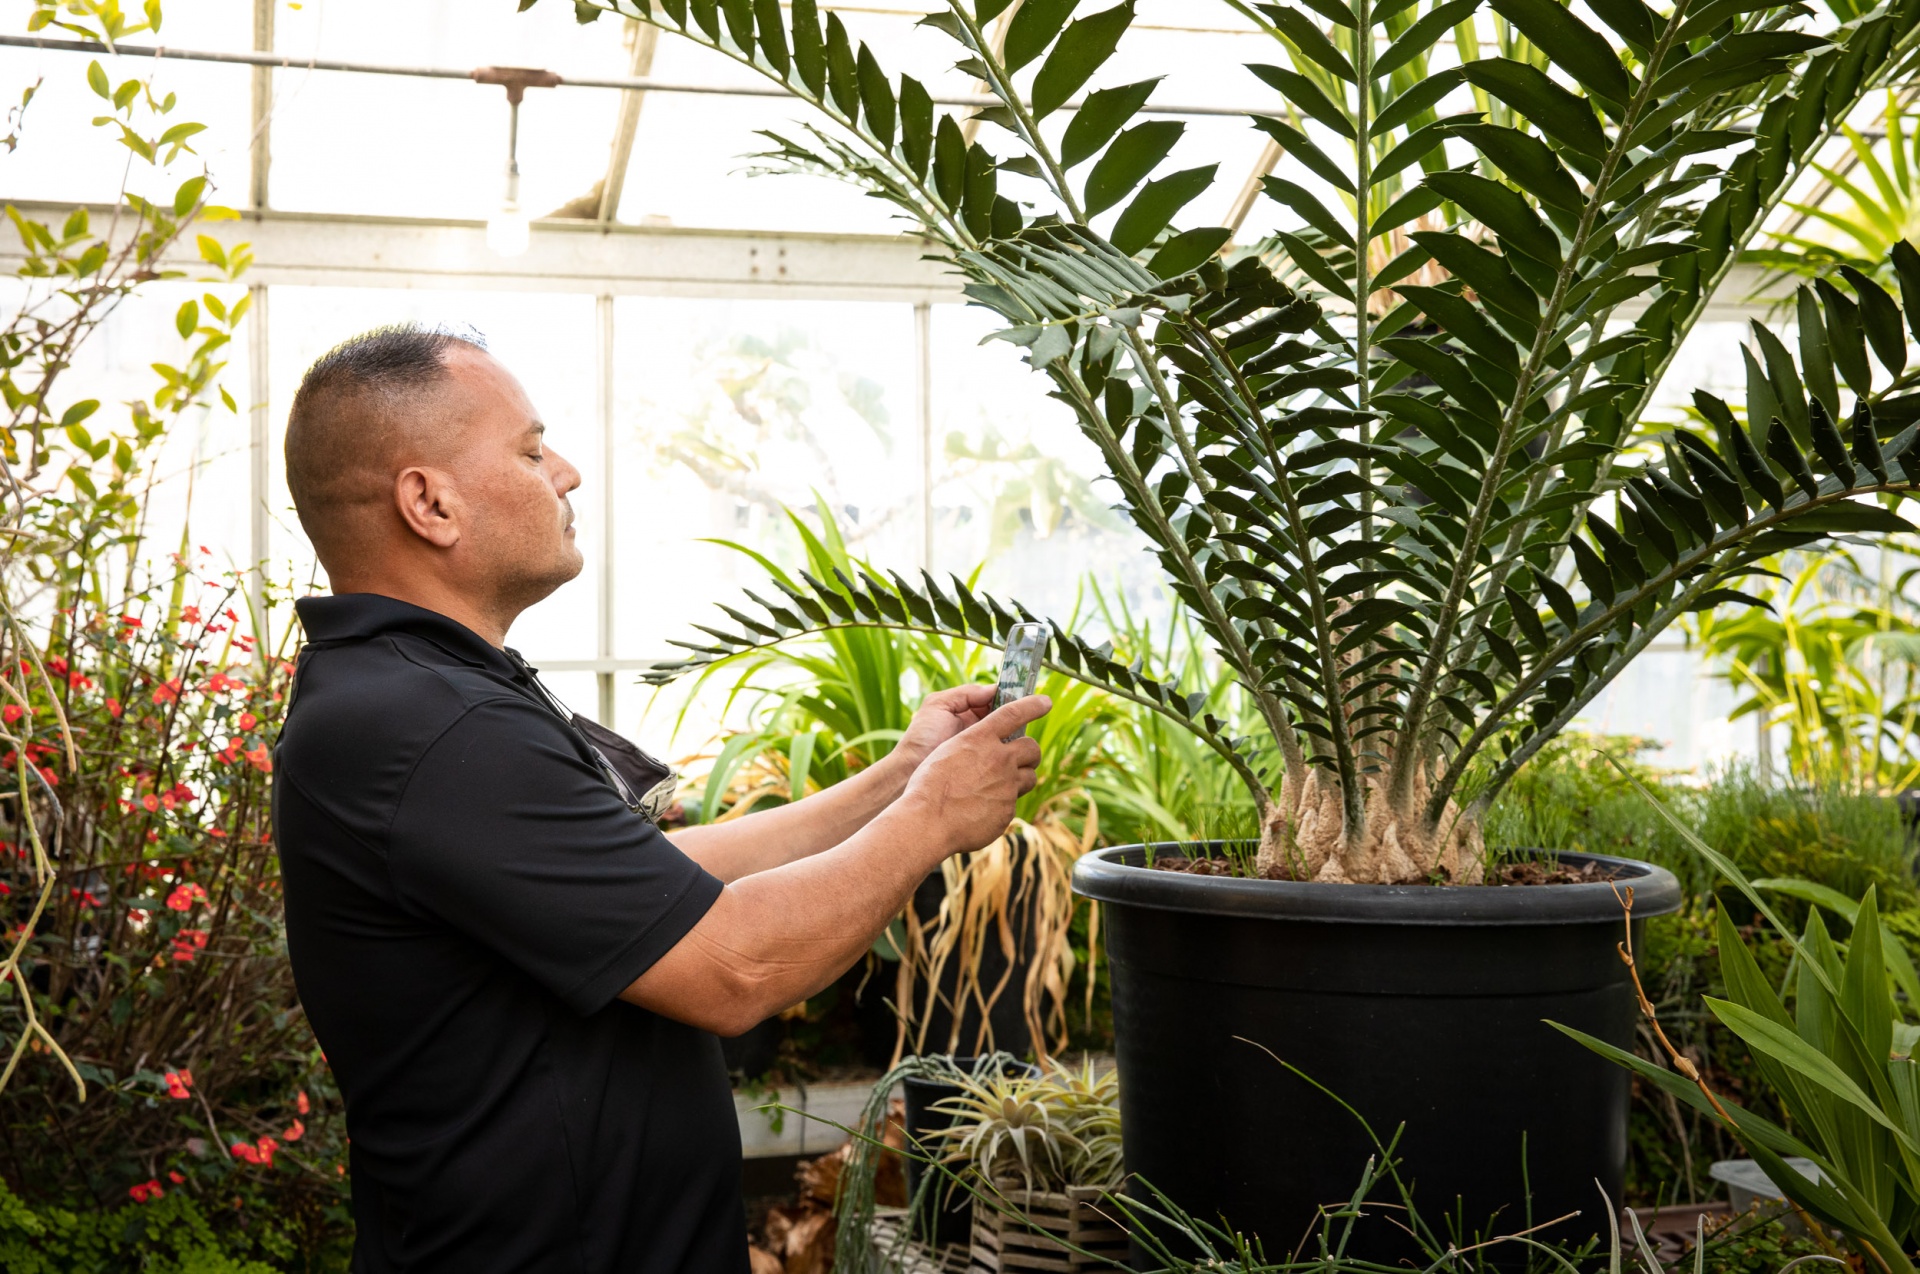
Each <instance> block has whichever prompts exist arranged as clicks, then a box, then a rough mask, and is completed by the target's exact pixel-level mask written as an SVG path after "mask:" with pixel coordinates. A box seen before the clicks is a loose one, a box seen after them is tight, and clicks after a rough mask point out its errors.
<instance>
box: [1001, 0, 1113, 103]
mask: <svg viewBox="0 0 1920 1274" xmlns="http://www.w3.org/2000/svg"><path fill="white" fill-rule="evenodd" d="M1023 12H1024V10H1023ZM1132 22H1133V0H1124V3H1121V4H1117V5H1115V6H1114V7H1113V8H1111V9H1102V10H1101V11H1100V12H1098V13H1095V14H1091V15H1089V16H1087V17H1084V18H1079V19H1076V20H1075V21H1074V23H1073V24H1072V25H1071V26H1069V27H1068V28H1067V29H1066V31H1065V33H1064V34H1062V35H1061V37H1060V39H1059V42H1058V43H1056V44H1055V45H1054V46H1053V52H1051V53H1049V54H1048V55H1047V60H1046V62H1045V63H1043V64H1042V65H1041V67H1040V72H1039V74H1037V75H1035V76H1034V77H1033V117H1034V118H1035V119H1036V120H1039V119H1045V118H1046V117H1047V116H1048V115H1051V114H1052V113H1053V112H1054V111H1056V110H1058V109H1059V108H1060V107H1061V106H1063V105H1065V104H1066V101H1067V99H1068V98H1070V97H1072V96H1073V95H1074V94H1075V93H1078V92H1079V91H1080V90H1081V88H1082V87H1084V86H1085V84H1086V82H1087V81H1088V80H1090V79H1092V78H1093V73H1094V72H1095V71H1097V70H1099V69H1100V68H1101V67H1102V66H1103V65H1105V64H1106V61H1107V59H1108V58H1110V57H1112V56H1113V51H1114V50H1115V49H1116V48H1118V47H1119V45H1120V37H1121V36H1122V35H1124V34H1126V30H1127V27H1128V25H1129V24H1131V23H1132Z"/></svg>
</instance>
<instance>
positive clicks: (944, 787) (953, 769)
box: [900, 686, 1053, 854]
mask: <svg viewBox="0 0 1920 1274" xmlns="http://www.w3.org/2000/svg"><path fill="white" fill-rule="evenodd" d="M975 688H976V687H965V689H975ZM977 689H980V690H983V691H986V692H987V694H986V698H985V703H986V704H991V703H992V702H993V696H992V691H993V687H991V686H980V687H977ZM944 693H947V694H954V693H957V692H955V691H946V692H944ZM935 697H936V698H938V697H939V696H935ZM1052 709H1053V700H1051V699H1049V698H1047V696H1045V695H1028V696H1027V697H1026V698H1024V699H1016V700H1014V701H1013V702H1012V703H1010V704H1008V705H1007V706H1006V707H1004V708H1001V709H999V710H998V711H995V712H992V713H989V714H987V715H986V716H983V717H978V716H977V717H976V718H975V720H974V721H973V722H972V724H970V725H967V726H965V727H963V728H962V729H960V730H959V731H958V732H957V733H955V734H954V735H953V737H951V738H949V739H948V740H947V741H946V742H944V743H942V744H940V746H938V747H936V748H935V749H934V750H933V751H932V753H931V754H930V755H928V757H927V759H926V761H925V762H924V763H923V764H922V765H921V766H920V768H919V769H917V770H916V771H914V775H913V778H912V779H911V780H910V781H909V782H908V783H907V790H906V792H905V793H904V794H903V795H902V796H901V798H900V800H901V803H902V804H904V805H911V806H913V807H915V808H916V810H917V811H918V812H921V813H922V814H924V816H926V817H927V818H928V819H929V820H930V821H931V822H932V825H933V826H935V827H937V828H939V829H940V832H941V833H942V835H943V837H944V838H945V840H946V842H947V852H948V853H950V854H957V853H964V852H966V851H968V850H974V849H979V848H980V847H981V846H982V845H986V844H989V843H991V842H992V841H993V839H994V838H995V837H997V836H999V835H1000V834H1001V833H1002V832H1004V831H1006V830H1007V824H1009V823H1011V822H1012V821H1013V806H1014V802H1015V801H1017V800H1019V799H1020V798H1021V797H1022V796H1025V795H1026V794H1027V793H1028V792H1031V791H1032V790H1033V785H1034V783H1035V781H1036V778H1035V770H1036V768H1037V767H1038V766H1039V764H1040V745H1039V744H1038V743H1037V742H1035V741H1034V740H1032V739H1029V738H1027V737H1026V736H1025V735H1024V734H1021V731H1022V730H1024V729H1025V728H1026V726H1027V725H1028V723H1030V722H1033V721H1037V720H1039V719H1040V718H1041V717H1044V716H1045V715H1047V713H1048V712H1050V711H1051V710H1052ZM971 711H973V710H972V709H969V712H971ZM954 715H955V716H956V717H957V716H959V715H960V714H958V713H956V714H954ZM915 720H916V722H917V721H918V718H916V719H915ZM1009 735H1015V736H1018V737H1015V738H1012V739H1009V738H1008V736H1009Z"/></svg>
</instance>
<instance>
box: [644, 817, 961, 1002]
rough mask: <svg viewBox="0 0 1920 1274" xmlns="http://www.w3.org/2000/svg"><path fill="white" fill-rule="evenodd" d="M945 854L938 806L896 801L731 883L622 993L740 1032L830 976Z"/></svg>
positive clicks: (813, 990) (842, 969) (857, 954)
mask: <svg viewBox="0 0 1920 1274" xmlns="http://www.w3.org/2000/svg"><path fill="white" fill-rule="evenodd" d="M944 856H945V837H944V836H943V833H942V828H941V826H940V820H939V818H938V816H937V812H935V811H930V810H928V809H926V808H924V807H921V806H919V805H917V804H914V803H912V802H901V803H899V804H896V805H894V806H892V808H890V809H887V810H886V811H885V812H884V813H883V814H882V815H881V816H880V817H877V818H874V819H872V820H871V821H870V822H868V824H867V825H866V826H865V827H864V828H862V829H861V830H860V831H858V832H856V833H854V834H853V835H852V836H851V837H850V838H848V839H847V840H846V841H845V842H843V843H842V844H839V845H837V846H835V847H833V848H832V849H829V850H827V851H825V852H822V853H817V854H812V855H809V856H807V857H805V858H802V859H799V860H797V861H793V862H789V863H786V864H784V865H781V866H776V867H772V868H769V869H767V870H763V871H759V872H757V873H754V874H752V875H749V876H747V877H745V878H743V879H740V880H738V881H736V882H734V883H732V884H729V885H728V886H727V888H726V890H725V891H724V892H723V893H722V894H721V895H720V897H719V899H717V900H716V901H715V903H714V905H713V907H712V909H711V910H710V911H709V912H708V913H707V915H706V917H705V918H703V919H702V920H701V922H700V923H699V924H698V925H696V926H695V927H694V928H693V930H692V931H690V932H689V933H688V934H687V936H686V937H685V938H683V939H681V941H680V942H679V944H678V945H676V946H675V947H674V948H673V950H672V951H670V952H668V953H667V955H666V956H664V957H662V958H661V960H660V961H659V963H657V964H655V965H654V966H653V968H652V969H650V970H648V971H647V973H646V974H644V975H643V976H642V977H641V978H640V979H639V980H638V981H636V982H635V983H634V984H633V986H632V987H629V988H628V989H627V991H626V992H625V993H623V995H622V997H621V998H623V999H625V1000H628V1001H629V1002H631V1003H635V1004H639V1005H641V1006H642V1007H644V1008H651V1009H654V1010H655V1011H657V1012H662V1013H665V1014H667V1015H668V1016H670V1017H676V1018H678V1019H679V1020H681V1021H687V1022H692V1023H693V1024H694V1025H697V1026H701V1027H704V1028H705V1029H707V1030H712V1031H716V1032H718V1033H720V1034H723V1035H726V1034H738V1033H739V1032H740V1031H744V1030H746V1029H748V1028H749V1027H751V1026H752V1025H753V1024H754V1023H756V1022H759V1021H760V1020H761V1019H763V1018H765V1017H768V1016H770V1015H771V1014H773V1013H777V1012H779V1011H780V1010H781V1009H783V1008H785V1007H787V1006H788V1005H790V1004H797V1003H799V1002H800V1001H802V1000H805V999H807V998H808V997H809V996H812V995H815V994H817V993H818V992H819V991H820V990H821V989H822V988H824V987H826V986H829V985H831V984H832V982H833V980H834V979H835V978H837V977H839V976H840V975H841V974H842V973H844V972H845V971H846V970H847V969H848V968H850V967H851V966H852V965H853V962H854V961H855V960H858V959H859V958H860V955H861V953H862V952H864V951H866V949H867V948H868V947H869V946H870V945H871V944H872V942H873V939H874V935H875V934H877V933H878V932H879V931H880V930H881V929H883V928H885V927H886V925H887V923H888V922H889V921H890V920H892V918H893V917H894V916H895V915H897V914H898V913H899V911H900V908H901V907H903V906H905V905H906V901H907V898H908V897H909V896H910V895H911V894H912V893H913V890H914V887H915V886H916V885H918V884H919V883H920V881H921V880H923V879H925V877H926V874H927V873H928V872H929V871H931V870H932V869H933V868H934V867H935V866H937V865H938V863H939V862H940V859H941V858H942V857H944Z"/></svg>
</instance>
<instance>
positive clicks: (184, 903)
mask: <svg viewBox="0 0 1920 1274" xmlns="http://www.w3.org/2000/svg"><path fill="white" fill-rule="evenodd" d="M206 900H207V891H206V890H205V889H202V888H201V887H200V886H199V885H195V884H191V883H189V884H185V885H175V886H174V887H173V892H172V893H170V894H168V895H167V907H168V909H169V910H172V911H192V910H193V904H194V903H196V902H205V901H206ZM181 932H183V933H184V932H185V930H182V931H181Z"/></svg>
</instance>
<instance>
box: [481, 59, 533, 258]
mask: <svg viewBox="0 0 1920 1274" xmlns="http://www.w3.org/2000/svg"><path fill="white" fill-rule="evenodd" d="M524 87H525V86H524V85H521V84H517V83H509V84H508V85H507V197H506V198H505V199H503V200H502V201H501V202H500V209H499V211H497V212H495V213H494V214H493V215H492V216H491V217H488V218H487V247H489V248H490V249H492V250H493V252H494V253H495V255H497V256H503V257H517V256H519V255H520V254H521V253H523V252H525V251H526V250H527V244H528V243H529V242H530V241H531V240H532V238H533V226H532V223H531V222H530V221H529V220H528V219H527V214H526V213H525V212H524V211H522V210H521V208H520V153H519V152H520V96H521V93H522V92H523V91H524Z"/></svg>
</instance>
